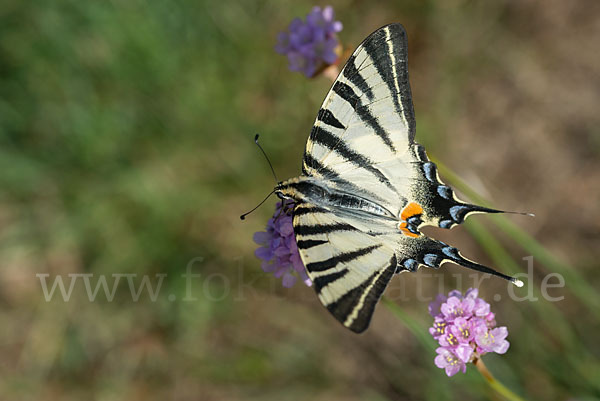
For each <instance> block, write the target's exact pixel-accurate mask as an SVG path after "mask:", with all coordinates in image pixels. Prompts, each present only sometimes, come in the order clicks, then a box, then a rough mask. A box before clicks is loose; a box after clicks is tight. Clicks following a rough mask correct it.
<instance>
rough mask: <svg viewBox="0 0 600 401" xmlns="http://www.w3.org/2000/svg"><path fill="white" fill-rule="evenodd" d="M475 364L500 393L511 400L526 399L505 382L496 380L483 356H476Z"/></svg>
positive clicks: (519, 400)
mask: <svg viewBox="0 0 600 401" xmlns="http://www.w3.org/2000/svg"><path fill="white" fill-rule="evenodd" d="M473 365H475V367H476V368H477V370H478V371H479V373H481V375H482V376H483V378H484V379H485V380H486V381H487V382H488V384H489V385H490V387H491V388H493V389H494V390H495V391H496V392H497V393H498V394H501V395H502V396H503V397H504V398H506V399H507V400H510V401H525V400H524V399H523V398H521V397H519V396H518V395H516V394H515V393H513V392H512V391H510V390H509V389H508V388H507V387H506V386H504V384H502V383H500V382H499V381H498V380H496V378H495V377H494V376H493V375H492V373H491V372H490V371H489V370H488V369H487V367H486V366H485V364H484V363H483V360H482V359H481V358H476V359H475V360H474V361H473Z"/></svg>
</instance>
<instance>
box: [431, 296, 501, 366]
mask: <svg viewBox="0 0 600 401" xmlns="http://www.w3.org/2000/svg"><path fill="white" fill-rule="evenodd" d="M429 313H430V314H431V316H433V318H434V322H433V327H431V328H430V329H429V333H431V335H432V336H433V338H435V339H436V340H437V341H438V342H439V344H440V347H439V348H438V349H437V350H436V352H437V353H438V355H437V356H436V357H435V365H436V366H437V367H438V368H440V369H445V370H446V374H447V375H448V376H454V375H455V374H456V373H458V372H459V371H461V370H462V372H463V373H465V372H466V370H467V365H466V364H467V363H469V362H472V361H473V360H475V359H476V358H479V357H480V356H481V355H484V354H486V353H488V352H496V353H498V354H504V353H505V352H506V351H507V350H508V347H509V345H510V344H509V342H508V341H506V336H507V335H508V329H507V328H506V327H496V320H495V318H494V314H493V313H492V312H490V304H488V303H487V302H485V301H484V300H483V299H481V298H478V291H477V289H476V288H470V289H469V290H467V292H466V293H465V296H464V297H463V296H462V294H461V292H460V291H456V290H454V291H450V293H449V294H448V296H447V297H446V296H444V295H442V294H440V295H438V296H437V298H436V300H435V301H434V302H432V303H431V304H429Z"/></svg>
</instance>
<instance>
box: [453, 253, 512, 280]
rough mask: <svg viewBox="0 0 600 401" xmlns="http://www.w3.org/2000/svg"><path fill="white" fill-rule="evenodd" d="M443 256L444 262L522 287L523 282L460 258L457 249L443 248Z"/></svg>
mask: <svg viewBox="0 0 600 401" xmlns="http://www.w3.org/2000/svg"><path fill="white" fill-rule="evenodd" d="M444 254H445V256H446V257H447V259H445V260H444V261H452V262H454V263H457V264H459V265H461V266H463V267H466V268H467V269H471V270H475V271H478V272H481V273H487V274H491V275H493V276H496V277H500V278H503V279H505V280H507V281H510V282H511V283H513V284H514V285H516V286H517V287H523V282H522V281H521V280H519V279H517V278H514V277H511V276H508V275H506V274H503V273H500V272H498V271H496V270H494V269H492V268H490V267H487V266H484V265H482V264H479V263H477V262H473V261H472V260H469V259H467V258H465V257H464V256H462V255H461V254H460V252H459V251H458V249H456V248H452V247H447V248H444Z"/></svg>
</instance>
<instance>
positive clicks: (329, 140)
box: [310, 125, 396, 192]
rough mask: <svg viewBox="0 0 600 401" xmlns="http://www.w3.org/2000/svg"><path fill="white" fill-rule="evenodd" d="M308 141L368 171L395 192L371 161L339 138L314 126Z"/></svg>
mask: <svg viewBox="0 0 600 401" xmlns="http://www.w3.org/2000/svg"><path fill="white" fill-rule="evenodd" d="M310 139H311V140H312V141H313V142H315V143H318V144H320V145H323V146H324V147H326V148H327V149H330V150H332V151H335V152H336V153H337V154H339V155H340V156H342V157H343V158H344V159H346V160H347V161H348V162H350V163H352V164H354V165H355V166H358V167H360V168H363V169H365V170H367V171H369V172H370V173H372V174H373V175H374V176H375V177H377V179H378V180H379V181H381V182H382V183H383V184H385V185H386V186H387V187H388V188H390V189H391V190H392V191H394V192H396V188H395V187H394V186H393V185H392V183H391V182H390V180H389V179H388V178H387V177H386V176H385V175H384V174H383V173H382V172H381V171H379V169H377V168H376V167H375V166H374V165H373V161H371V160H370V159H369V158H368V157H366V156H365V155H363V154H361V153H358V152H355V151H354V150H352V149H350V148H349V147H348V146H346V144H345V143H344V141H342V139H341V138H339V137H337V136H335V135H333V134H332V133H331V132H329V131H327V130H325V129H323V128H321V127H318V126H316V125H315V126H313V129H312V131H311V133H310Z"/></svg>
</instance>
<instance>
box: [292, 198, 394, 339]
mask: <svg viewBox="0 0 600 401" xmlns="http://www.w3.org/2000/svg"><path fill="white" fill-rule="evenodd" d="M293 222H294V232H295V234H296V242H297V244H298V250H299V252H300V257H301V258H302V261H303V262H304V265H305V267H306V270H307V272H308V275H309V277H310V278H311V280H312V282H313V286H314V288H315V291H316V292H317V295H318V297H319V299H320V301H321V303H323V305H324V306H325V307H326V308H327V309H328V310H329V312H331V314H333V316H335V318H336V319H337V320H339V321H340V322H341V323H342V324H343V325H344V326H346V327H348V328H350V329H351V330H352V331H354V332H357V333H360V332H362V331H364V330H365V329H366V328H367V327H368V325H369V322H370V321H371V316H372V315H373V311H374V309H375V305H376V304H377V302H378V301H379V298H380V297H381V295H382V294H383V291H384V290H385V288H386V287H387V285H388V283H389V281H390V279H391V278H392V276H393V274H394V272H395V271H396V267H397V260H396V255H395V252H394V250H393V249H391V248H390V247H389V246H388V245H387V244H386V243H385V241H384V239H383V238H378V236H377V235H375V234H377V233H375V232H372V231H371V232H369V231H364V228H365V227H364V223H361V220H360V219H356V218H351V217H350V216H346V217H343V216H340V215H336V214H335V213H334V212H331V211H328V210H326V209H324V208H320V207H318V206H316V205H312V204H307V203H300V204H297V205H296V207H295V210H294V221H293ZM361 226H362V227H361ZM373 228H375V229H382V230H388V228H387V227H385V226H383V227H379V226H378V225H377V224H371V229H373Z"/></svg>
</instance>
